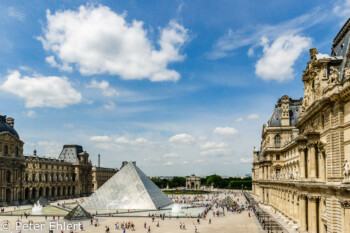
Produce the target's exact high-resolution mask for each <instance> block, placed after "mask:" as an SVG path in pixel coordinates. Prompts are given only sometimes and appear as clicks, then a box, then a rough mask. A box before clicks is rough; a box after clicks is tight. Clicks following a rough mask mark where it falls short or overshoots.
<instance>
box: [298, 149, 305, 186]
mask: <svg viewBox="0 0 350 233" xmlns="http://www.w3.org/2000/svg"><path fill="white" fill-rule="evenodd" d="M305 149H306V148H305V147H300V148H299V164H300V166H299V168H300V179H301V180H302V179H305Z"/></svg>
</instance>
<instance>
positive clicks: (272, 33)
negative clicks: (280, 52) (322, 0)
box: [207, 8, 329, 59]
mask: <svg viewBox="0 0 350 233" xmlns="http://www.w3.org/2000/svg"><path fill="white" fill-rule="evenodd" d="M327 11H328V10H327ZM310 12H311V13H308V14H305V15H301V16H299V17H296V18H293V19H290V20H287V21H285V22H282V23H280V24H277V25H262V24H257V25H247V26H245V28H244V29H243V30H238V31H234V30H232V29H228V31H227V33H225V34H224V35H223V36H221V37H220V38H219V39H218V40H217V41H216V43H215V44H214V45H213V46H212V49H211V51H209V52H208V53H207V57H208V58H209V59H220V58H223V57H227V56H230V55H231V54H232V53H233V51H235V50H236V49H239V48H242V47H245V46H250V47H249V49H248V56H254V48H255V47H257V46H259V44H260V41H261V38H263V37H268V39H269V40H276V38H278V37H280V36H281V35H296V34H299V33H301V32H302V31H304V30H306V29H308V28H310V27H312V26H314V25H315V24H318V23H320V22H323V21H324V20H329V14H328V12H323V11H321V9H320V8H314V9H313V10H311V11H310Z"/></svg>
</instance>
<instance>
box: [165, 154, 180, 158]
mask: <svg viewBox="0 0 350 233" xmlns="http://www.w3.org/2000/svg"><path fill="white" fill-rule="evenodd" d="M163 157H164V158H177V157H179V155H178V154H176V153H169V154H164V155H163Z"/></svg>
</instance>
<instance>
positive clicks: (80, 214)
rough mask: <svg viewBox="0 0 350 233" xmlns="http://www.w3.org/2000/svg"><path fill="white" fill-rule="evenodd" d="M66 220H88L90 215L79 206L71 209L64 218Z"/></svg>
mask: <svg viewBox="0 0 350 233" xmlns="http://www.w3.org/2000/svg"><path fill="white" fill-rule="evenodd" d="M64 218H65V219H68V220H78V219H89V218H92V217H91V215H90V214H89V213H88V212H87V211H86V210H84V208H83V207H81V206H80V205H79V204H78V205H77V206H76V207H75V208H74V209H72V210H71V211H70V212H69V213H68V214H67V215H66V216H65V217H64Z"/></svg>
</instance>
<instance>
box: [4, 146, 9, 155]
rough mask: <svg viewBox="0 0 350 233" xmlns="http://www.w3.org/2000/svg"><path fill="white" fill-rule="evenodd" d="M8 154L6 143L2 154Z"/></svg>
mask: <svg viewBox="0 0 350 233" xmlns="http://www.w3.org/2000/svg"><path fill="white" fill-rule="evenodd" d="M8 154H9V147H8V146H7V145H5V146H4V155H8Z"/></svg>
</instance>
